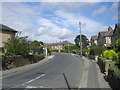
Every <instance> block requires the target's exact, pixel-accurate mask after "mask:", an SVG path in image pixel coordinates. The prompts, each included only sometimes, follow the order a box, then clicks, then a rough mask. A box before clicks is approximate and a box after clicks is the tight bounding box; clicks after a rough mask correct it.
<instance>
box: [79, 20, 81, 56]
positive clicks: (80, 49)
mask: <svg viewBox="0 0 120 90" xmlns="http://www.w3.org/2000/svg"><path fill="white" fill-rule="evenodd" d="M79 27H80V42H79V44H80V56H81V57H82V33H81V22H79Z"/></svg>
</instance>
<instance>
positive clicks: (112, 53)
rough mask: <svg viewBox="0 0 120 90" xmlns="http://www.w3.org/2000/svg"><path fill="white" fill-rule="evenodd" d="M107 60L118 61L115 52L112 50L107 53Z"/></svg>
mask: <svg viewBox="0 0 120 90" xmlns="http://www.w3.org/2000/svg"><path fill="white" fill-rule="evenodd" d="M108 58H109V60H113V61H114V60H118V55H117V53H116V52H115V51H113V50H110V51H109V53H108Z"/></svg>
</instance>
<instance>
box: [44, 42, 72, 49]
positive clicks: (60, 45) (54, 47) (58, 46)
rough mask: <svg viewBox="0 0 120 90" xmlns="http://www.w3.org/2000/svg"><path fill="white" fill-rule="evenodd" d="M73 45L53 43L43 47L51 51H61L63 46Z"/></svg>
mask: <svg viewBox="0 0 120 90" xmlns="http://www.w3.org/2000/svg"><path fill="white" fill-rule="evenodd" d="M68 45H73V44H72V43H70V42H68V41H63V42H54V43H46V44H45V46H46V47H47V48H51V49H52V50H63V49H64V46H68Z"/></svg>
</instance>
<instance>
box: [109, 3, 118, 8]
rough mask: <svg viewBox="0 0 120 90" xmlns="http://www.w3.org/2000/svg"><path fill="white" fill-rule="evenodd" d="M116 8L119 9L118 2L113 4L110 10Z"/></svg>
mask: <svg viewBox="0 0 120 90" xmlns="http://www.w3.org/2000/svg"><path fill="white" fill-rule="evenodd" d="M115 8H118V2H113V4H112V6H111V8H110V9H115Z"/></svg>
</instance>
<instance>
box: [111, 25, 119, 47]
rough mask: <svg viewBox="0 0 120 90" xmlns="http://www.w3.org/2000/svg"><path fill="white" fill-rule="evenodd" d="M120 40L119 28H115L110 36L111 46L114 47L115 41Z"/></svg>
mask: <svg viewBox="0 0 120 90" xmlns="http://www.w3.org/2000/svg"><path fill="white" fill-rule="evenodd" d="M118 38H120V28H118V27H117V28H116V30H115V32H114V33H113V36H112V46H113V47H115V45H116V40H117V39H118Z"/></svg>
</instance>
